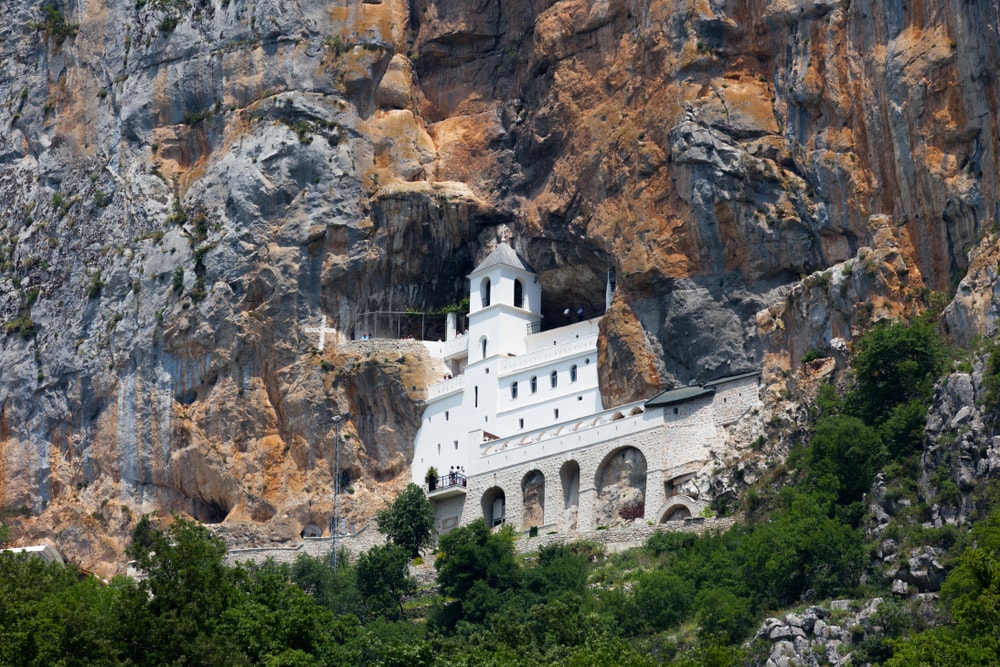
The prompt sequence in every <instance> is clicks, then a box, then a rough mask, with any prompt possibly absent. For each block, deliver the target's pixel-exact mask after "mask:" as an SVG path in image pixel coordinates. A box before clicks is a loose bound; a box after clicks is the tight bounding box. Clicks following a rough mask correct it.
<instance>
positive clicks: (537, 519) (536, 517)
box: [521, 470, 545, 528]
mask: <svg viewBox="0 0 1000 667" xmlns="http://www.w3.org/2000/svg"><path fill="white" fill-rule="evenodd" d="M521 498H522V500H523V503H524V518H523V519H522V523H523V526H522V527H523V528H532V527H537V526H542V525H545V475H543V474H542V472H541V471H540V470H532V471H531V472H529V473H528V474H526V475H525V476H524V477H523V478H522V479H521Z"/></svg>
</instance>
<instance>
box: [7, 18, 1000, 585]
mask: <svg viewBox="0 0 1000 667" xmlns="http://www.w3.org/2000/svg"><path fill="white" fill-rule="evenodd" d="M886 4H889V5H893V3H877V2H871V1H865V0H853V1H848V0H844V1H842V2H834V1H826V0H809V1H805V0H776V1H774V2H764V1H759V0H758V1H752V0H744V1H739V0H733V1H730V2H722V1H716V0H704V1H699V2H673V1H666V2H634V1H629V2H606V1H599V0H595V1H593V2H587V1H585V0H561V1H558V2H516V3H501V2H498V1H495V0H487V1H486V2H484V3H480V4H479V5H477V6H475V7H472V6H470V5H467V4H465V3H463V2H459V1H458V0H441V1H439V2H428V1H425V0H414V1H413V2H412V3H405V2H403V1H402V0H381V1H379V0H369V1H366V2H361V3H358V2H347V1H346V0H335V1H332V2H305V1H296V0H280V1H279V0H257V1H256V2H247V1H246V0H145V1H144V2H135V1H134V0H59V1H57V2H54V3H49V2H47V3H45V5H44V6H43V3H41V2H38V1H37V0H11V1H10V2H8V3H6V5H5V17H6V19H7V20H6V21H5V22H4V23H3V25H0V59H2V61H3V62H4V63H5V67H4V68H3V69H2V71H0V99H2V100H3V104H2V105H0V124H2V126H3V128H4V131H3V132H2V133H0V321H2V322H4V323H5V331H4V332H3V333H0V505H2V507H3V508H4V509H5V512H6V514H7V515H8V516H7V519H5V522H6V523H12V524H14V527H15V528H16V530H17V534H18V535H19V536H22V537H23V538H24V539H36V538H38V537H41V536H58V540H57V541H58V543H59V546H60V547H61V548H62V549H64V550H65V551H66V552H67V553H68V554H69V555H70V556H71V557H72V558H74V559H78V560H81V561H82V562H83V563H84V564H85V565H88V566H92V567H98V568H99V569H101V568H103V569H105V570H109V569H110V568H112V567H113V566H112V565H110V563H111V562H112V561H114V559H115V558H116V557H117V556H118V554H119V553H120V550H121V547H122V541H123V539H124V536H125V535H126V534H127V531H128V529H129V526H130V525H131V523H132V522H134V519H135V517H136V516H137V515H138V514H139V513H140V512H146V511H152V510H162V511H167V510H170V511H183V512H188V513H190V514H193V515H194V516H196V517H197V518H199V519H202V520H205V521H211V522H220V521H224V522H225V524H226V525H227V526H229V527H230V528H231V529H232V530H233V531H238V530H242V529H244V528H245V529H246V530H247V531H250V532H251V533H253V534H255V535H256V537H255V539H273V540H286V539H289V538H292V537H294V536H296V535H298V534H299V533H301V532H302V531H304V530H306V529H307V528H309V527H310V526H318V527H319V528H324V527H325V526H326V522H328V520H329V513H330V500H329V498H330V489H331V486H332V477H333V474H332V471H333V466H332V461H331V458H332V455H333V449H334V442H335V438H336V435H335V428H334V422H333V417H334V416H335V415H338V414H342V413H344V412H348V411H349V412H351V417H349V418H348V419H347V420H346V422H345V425H344V428H343V435H344V436H345V437H344V440H343V442H342V446H341V462H342V464H343V467H344V468H345V469H346V470H348V475H349V477H350V481H351V483H352V486H353V490H354V491H355V493H354V494H348V495H347V496H345V500H344V502H345V505H346V514H347V515H348V516H351V517H355V518H358V519H361V518H363V517H365V516H370V515H371V513H372V512H373V511H374V509H375V505H376V504H377V502H380V501H379V499H380V498H381V497H382V496H383V495H384V494H385V493H387V492H390V491H391V489H392V488H394V486H395V485H398V484H399V483H400V482H401V481H403V480H405V479H406V478H407V477H408V471H407V469H406V467H407V461H408V457H409V448H410V447H411V446H412V445H411V443H412V434H413V433H414V432H415V430H416V428H417V426H418V422H419V410H420V409H419V405H418V404H417V403H416V402H415V400H416V399H418V398H419V396H420V392H421V389H422V388H423V386H424V385H425V384H426V382H427V381H428V380H430V379H436V378H437V377H438V375H437V371H436V370H434V369H433V367H432V366H431V365H430V364H428V363H427V361H426V359H424V358H423V357H422V356H421V353H420V350H419V349H417V348H410V347H407V348H406V349H402V350H396V349H395V348H391V349H390V348H385V347H377V349H376V348H372V349H362V348H360V347H353V346H346V345H343V344H342V343H343V342H344V341H345V340H346V339H348V338H350V337H352V336H353V335H355V334H358V335H359V334H361V333H362V332H368V331H369V330H370V329H375V333H376V334H382V333H384V332H387V331H391V332H392V333H393V334H394V335H399V334H405V333H407V329H408V328H410V330H412V329H413V328H414V327H416V326H417V323H416V321H415V319H414V318H408V317H406V316H402V315H395V316H390V315H381V316H378V315H373V314H372V313H374V312H375V311H396V312H404V311H406V310H407V309H417V310H424V311H432V310H437V309H440V308H442V307H444V306H447V305H449V304H453V303H457V302H458V301H459V300H460V299H461V298H462V297H463V296H464V293H465V290H466V286H465V278H464V276H465V274H466V273H468V271H469V270H471V268H472V267H473V266H474V264H475V261H476V259H477V257H481V253H482V252H483V251H485V250H486V249H487V248H488V246H489V244H490V243H491V242H492V241H493V240H495V239H496V238H498V237H499V236H501V235H509V236H510V237H511V239H512V242H513V244H514V245H515V247H516V248H517V249H518V250H519V252H521V253H522V254H523V255H524V256H525V258H526V259H527V260H528V261H529V262H530V263H531V264H532V265H533V266H534V267H535V268H536V269H537V270H538V271H539V274H540V280H541V282H542V285H543V293H544V295H545V303H544V305H543V308H544V311H545V313H546V314H547V315H550V316H555V315H556V314H558V313H559V312H561V311H562V308H563V307H564V305H565V304H566V303H574V304H580V305H585V306H587V307H588V308H590V309H593V310H598V311H599V310H601V309H603V304H604V290H605V280H606V276H607V270H608V268H609V267H611V268H613V269H614V271H615V274H616V277H617V285H618V291H617V293H616V295H615V299H614V302H613V304H612V307H611V311H610V313H609V316H608V317H606V318H605V320H604V321H603V323H602V333H603V335H602V337H601V342H600V346H601V348H600V349H601V354H600V362H601V364H602V369H603V370H604V375H603V377H602V389H603V391H604V392H605V395H606V396H608V400H609V402H619V401H624V400H628V399H632V398H637V397H641V396H644V395H648V394H649V393H651V392H652V391H653V390H654V389H657V388H660V387H662V386H663V385H666V384H670V383H687V382H689V381H691V380H701V381H704V380H709V379H713V378H715V377H719V376H723V375H727V374H731V373H736V372H740V371H743V370H748V369H751V368H756V367H760V366H761V364H762V363H766V365H767V368H772V369H776V370H782V369H787V368H789V367H790V366H793V365H795V363H797V360H798V358H799V357H800V356H801V354H802V353H803V352H804V351H805V350H807V349H809V348H811V347H817V348H820V349H823V350H827V349H829V348H830V347H831V341H832V340H833V339H835V338H844V339H850V337H851V336H852V335H853V333H854V332H855V331H856V329H857V327H859V326H863V325H864V323H865V322H867V321H870V320H871V319H877V318H879V317H883V316H892V315H897V314H900V313H902V312H904V311H906V310H914V309H919V308H920V307H922V305H921V303H922V301H924V300H926V297H927V294H928V290H938V289H943V288H945V287H947V285H949V284H950V282H951V281H952V280H953V278H955V277H957V276H959V275H961V274H963V273H964V271H965V269H966V267H967V259H966V250H967V248H968V247H969V246H970V245H971V244H972V243H973V241H974V240H975V239H976V237H977V233H978V232H979V231H980V229H981V228H983V226H984V225H986V224H988V222H989V221H990V220H992V219H994V218H996V217H1000V211H998V209H997V202H998V198H997V191H996V189H997V187H998V183H1000V173H998V157H997V150H998V148H997V147H998V145H1000V143H998V140H1000V137H998V132H1000V128H998V117H1000V116H998V113H997V105H998V103H1000V92H998V90H997V84H996V79H995V76H994V72H995V71H996V70H997V67H998V64H1000V44H998V36H997V34H996V30H995V26H996V25H997V24H998V22H1000V17H998V15H997V9H996V7H991V6H988V3H967V2H961V1H960V0H951V1H947V0H937V1H927V2H917V1H913V0H911V2H908V3H906V4H905V6H904V5H902V4H899V5H898V6H893V7H887V6H883V5H886ZM830 267H835V268H832V269H831V268H830ZM828 269H830V270H829V271H827V270H828ZM803 274H811V275H809V278H808V279H806V280H804V281H802V280H800V278H801V277H802V276H803ZM970 298H971V297H970ZM866 303H870V304H872V305H870V306H868V305H864V304H866ZM324 315H326V316H327V318H328V321H327V326H328V327H329V328H330V329H331V331H330V332H328V333H327V334H326V337H325V340H326V347H325V348H324V351H323V352H322V353H320V352H319V351H318V350H317V349H316V348H318V346H319V342H318V341H319V334H318V333H316V332H314V331H307V328H315V327H318V326H319V325H320V322H321V318H322V317H323V316H324ZM333 329H335V330H336V331H332V330H333ZM347 436H349V437H347Z"/></svg>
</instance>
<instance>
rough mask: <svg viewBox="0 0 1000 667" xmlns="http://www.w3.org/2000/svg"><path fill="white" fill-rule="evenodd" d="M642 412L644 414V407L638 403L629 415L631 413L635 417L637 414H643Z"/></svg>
mask: <svg viewBox="0 0 1000 667" xmlns="http://www.w3.org/2000/svg"><path fill="white" fill-rule="evenodd" d="M641 414H642V408H640V407H639V406H638V405H637V406H635V407H634V408H632V411H631V412H629V415H631V416H633V417H634V416H636V415H641Z"/></svg>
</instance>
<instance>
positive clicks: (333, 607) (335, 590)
mask: <svg viewBox="0 0 1000 667" xmlns="http://www.w3.org/2000/svg"><path fill="white" fill-rule="evenodd" d="M291 578H292V581H293V582H294V583H295V584H296V585H297V586H298V587H299V588H301V589H302V590H303V591H305V592H306V593H308V594H309V595H310V596H312V598H313V599H314V600H316V602H317V603H318V604H320V605H322V606H324V607H326V608H327V609H329V610H330V611H332V612H333V613H334V614H337V615H348V614H353V615H356V616H360V615H361V614H362V607H361V600H360V596H359V593H358V586H357V577H356V572H355V570H354V568H353V567H352V566H351V564H350V559H349V558H348V556H347V553H346V551H342V552H341V553H339V554H338V557H337V569H336V570H334V569H333V568H331V567H330V566H329V564H328V561H327V559H325V558H313V557H311V556H308V555H306V554H300V555H299V557H298V558H297V559H295V562H294V563H292V566H291Z"/></svg>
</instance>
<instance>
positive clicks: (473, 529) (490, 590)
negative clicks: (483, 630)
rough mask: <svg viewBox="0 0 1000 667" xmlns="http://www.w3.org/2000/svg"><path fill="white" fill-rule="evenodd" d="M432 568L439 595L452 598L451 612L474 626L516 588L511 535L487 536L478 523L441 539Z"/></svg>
mask: <svg viewBox="0 0 1000 667" xmlns="http://www.w3.org/2000/svg"><path fill="white" fill-rule="evenodd" d="M439 550H440V551H439V553H438V558H437V560H436V561H435V563H434V567H435V568H436V569H437V571H438V583H439V584H440V586H441V592H442V593H444V594H445V595H447V596H449V597H451V598H455V599H456V601H457V603H456V608H455V609H453V610H452V611H454V612H457V614H458V615H459V616H460V617H461V618H464V619H465V620H471V621H475V622H481V621H483V620H485V619H486V618H487V617H488V616H489V615H490V614H492V613H493V612H495V611H496V610H498V609H499V608H500V607H501V606H502V603H503V594H504V593H505V592H507V591H510V590H513V589H515V588H516V587H518V585H519V584H520V578H521V573H520V568H519V567H518V565H517V561H516V560H515V559H514V539H513V531H511V530H509V529H508V528H507V527H506V526H504V528H503V529H501V530H500V532H498V533H491V532H490V530H489V529H488V528H487V527H486V523H485V522H484V521H483V520H482V519H477V520H476V521H473V522H472V523H470V524H469V525H467V526H462V527H461V528H456V529H455V530H452V531H451V532H449V533H447V534H445V535H443V536H442V537H441V541H440V544H439Z"/></svg>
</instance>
